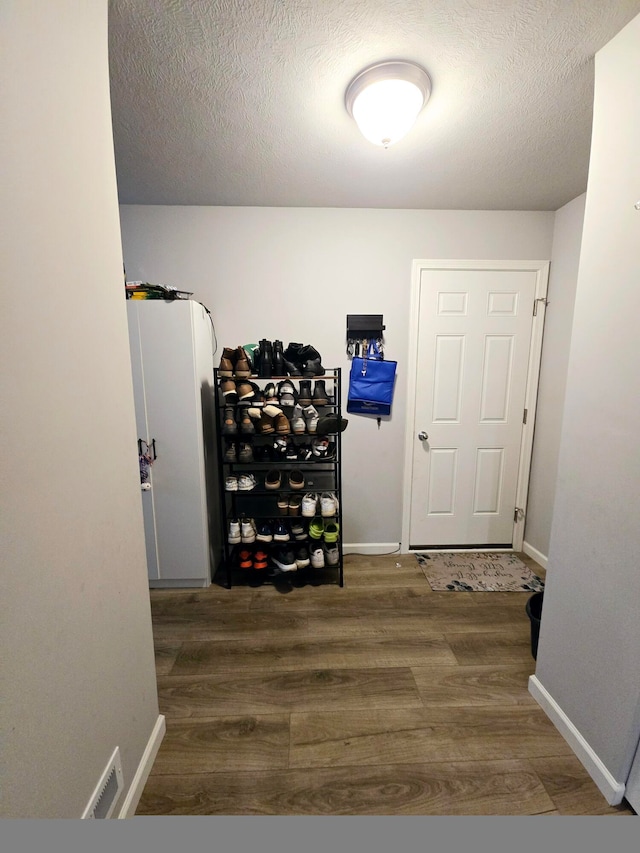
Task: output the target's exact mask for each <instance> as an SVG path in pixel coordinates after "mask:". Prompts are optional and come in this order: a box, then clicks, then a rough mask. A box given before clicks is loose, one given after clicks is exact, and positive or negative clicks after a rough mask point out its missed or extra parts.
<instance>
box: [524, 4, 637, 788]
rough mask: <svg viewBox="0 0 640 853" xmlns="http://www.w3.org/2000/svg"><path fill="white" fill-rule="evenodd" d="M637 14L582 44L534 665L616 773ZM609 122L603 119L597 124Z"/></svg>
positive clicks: (627, 485) (630, 732)
mask: <svg viewBox="0 0 640 853" xmlns="http://www.w3.org/2000/svg"><path fill="white" fill-rule="evenodd" d="M639 43H640V17H637V18H635V19H634V20H633V21H632V22H631V23H630V24H628V25H627V26H626V27H625V28H624V29H623V30H622V32H621V33H619V34H618V35H617V36H616V37H615V38H614V39H613V40H612V41H611V42H610V43H609V44H608V45H607V46H606V47H604V48H603V49H602V50H601V51H600V52H599V53H598V54H597V55H596V85H595V110H594V126H593V141H592V148H591V166H590V171H589V182H588V187H587V201H586V210H585V220H584V232H583V237H582V251H581V255H580V270H579V275H578V288H577V294H576V303H575V312H574V322H573V333H572V338H571V352H570V359H569V374H568V379H567V392H566V404H565V412H564V419H563V426H562V440H561V446H560V461H559V469H558V485H557V490H556V498H555V508H554V517H553V525H552V530H551V544H550V549H549V567H550V572H549V578H548V581H549V582H548V586H547V589H546V591H545V600H544V608H543V612H542V624H541V631H540V645H539V650H538V661H537V667H536V676H537V678H538V680H539V682H540V683H541V684H542V686H543V687H544V688H545V689H546V690H547V691H548V693H549V694H551V697H552V698H553V699H554V700H555V702H556V703H557V704H558V705H559V706H560V708H561V709H562V711H563V712H564V714H565V715H566V716H567V717H568V718H569V719H570V720H571V722H572V723H573V724H574V726H575V727H576V728H577V729H578V731H579V732H580V733H581V734H582V736H583V737H584V738H585V739H586V741H587V742H588V743H589V745H590V747H591V748H592V750H594V751H595V753H596V754H597V756H599V758H600V759H601V761H602V762H603V763H604V764H605V766H606V767H607V769H608V770H609V772H610V773H611V774H612V775H613V777H614V778H615V779H616V780H617V781H618V782H622V783H623V782H624V780H625V779H626V776H627V773H628V771H629V767H630V765H631V761H632V759H633V755H634V751H635V748H636V744H637V742H638V737H639V735H640V677H639V674H638V651H639V650H640V618H638V602H640V571H639V570H638V553H640V524H639V523H638V508H639V507H640V452H639V450H638V436H640V394H638V375H639V374H638V365H639V359H638V337H637V328H638V317H639V316H640V288H639V287H638V283H639V282H640V254H639V253H638V234H639V233H640V212H639V211H638V210H635V209H634V203H635V202H636V201H637V200H638V192H639V187H638V176H639V175H640V101H639V97H638V93H639V92H640V64H639V63H638V44H639ZM613 127H615V129H616V130H615V133H612V132H611V128H613Z"/></svg>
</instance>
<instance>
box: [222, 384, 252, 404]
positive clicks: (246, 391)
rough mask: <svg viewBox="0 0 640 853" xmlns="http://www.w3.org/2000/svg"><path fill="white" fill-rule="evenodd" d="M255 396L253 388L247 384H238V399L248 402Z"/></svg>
mask: <svg viewBox="0 0 640 853" xmlns="http://www.w3.org/2000/svg"><path fill="white" fill-rule="evenodd" d="M223 393H224V391H223ZM254 394H255V388H254V387H253V385H251V384H250V383H249V382H238V399H240V400H245V401H248V400H249V398H250V397H253V396H254Z"/></svg>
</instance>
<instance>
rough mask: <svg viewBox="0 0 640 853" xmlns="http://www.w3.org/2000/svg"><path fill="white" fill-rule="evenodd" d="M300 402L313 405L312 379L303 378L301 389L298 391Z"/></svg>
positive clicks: (303, 404) (304, 404) (302, 404)
mask: <svg viewBox="0 0 640 853" xmlns="http://www.w3.org/2000/svg"><path fill="white" fill-rule="evenodd" d="M298 402H299V403H300V405H301V406H310V405H311V380H310V379H301V380H300V389H299V391H298Z"/></svg>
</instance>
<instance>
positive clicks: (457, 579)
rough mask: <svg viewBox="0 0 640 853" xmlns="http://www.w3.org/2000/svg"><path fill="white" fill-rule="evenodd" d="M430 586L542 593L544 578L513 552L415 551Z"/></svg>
mask: <svg viewBox="0 0 640 853" xmlns="http://www.w3.org/2000/svg"><path fill="white" fill-rule="evenodd" d="M416 559H417V560H418V564H419V565H420V568H421V569H422V571H423V573H424V576H425V577H426V579H427V580H428V581H429V585H430V586H431V589H434V590H440V589H450V590H453V591H460V592H473V591H482V592H527V591H528V592H541V591H542V590H543V589H544V581H543V580H542V578H540V577H538V575H536V574H535V573H534V572H533V571H532V570H531V569H530V568H529V566H526V565H525V564H524V563H523V562H522V560H519V559H518V557H516V556H515V554H490V553H479V552H477V551H474V552H470V551H469V552H466V553H463V554H454V553H451V552H448V553H447V552H442V553H440V554H416Z"/></svg>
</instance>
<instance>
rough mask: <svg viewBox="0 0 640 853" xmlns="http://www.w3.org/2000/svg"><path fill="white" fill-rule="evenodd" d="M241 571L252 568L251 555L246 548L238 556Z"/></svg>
mask: <svg viewBox="0 0 640 853" xmlns="http://www.w3.org/2000/svg"><path fill="white" fill-rule="evenodd" d="M238 560H239V562H240V568H241V569H251V568H253V554H252V553H251V551H250V550H249V549H248V548H243V549H242V551H240V554H239V555H238Z"/></svg>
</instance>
